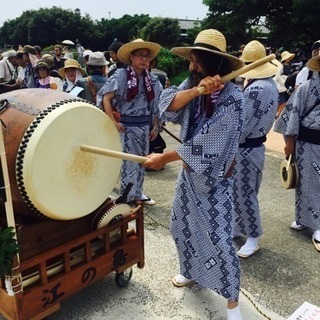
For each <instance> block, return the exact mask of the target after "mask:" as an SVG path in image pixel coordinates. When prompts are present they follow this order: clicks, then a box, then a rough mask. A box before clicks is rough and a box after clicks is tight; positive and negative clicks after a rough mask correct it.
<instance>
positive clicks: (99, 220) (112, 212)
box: [93, 203, 131, 237]
mask: <svg viewBox="0 0 320 320" xmlns="http://www.w3.org/2000/svg"><path fill="white" fill-rule="evenodd" d="M130 214H131V207H130V206H129V205H128V204H126V203H120V204H115V205H114V206H113V207H111V208H110V209H108V210H107V211H105V212H104V213H103V214H101V215H100V217H98V216H97V217H96V219H95V222H94V223H93V227H94V228H95V229H100V228H103V227H105V226H108V225H112V224H114V223H116V222H117V221H119V220H121V219H123V218H125V217H128V216H129V215H130ZM118 233H120V228H117V229H115V230H113V231H111V232H110V236H111V237H114V236H115V235H116V234H118Z"/></svg>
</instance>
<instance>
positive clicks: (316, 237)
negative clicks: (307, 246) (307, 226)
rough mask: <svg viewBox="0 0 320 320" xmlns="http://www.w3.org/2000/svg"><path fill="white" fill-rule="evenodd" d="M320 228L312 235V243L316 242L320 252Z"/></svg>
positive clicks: (315, 244)
mask: <svg viewBox="0 0 320 320" xmlns="http://www.w3.org/2000/svg"><path fill="white" fill-rule="evenodd" d="M319 238H320V230H316V231H315V232H314V233H313V235H312V243H313V244H314V246H315V248H316V250H317V251H319V252H320V240H319Z"/></svg>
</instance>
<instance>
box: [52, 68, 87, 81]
mask: <svg viewBox="0 0 320 320" xmlns="http://www.w3.org/2000/svg"><path fill="white" fill-rule="evenodd" d="M69 68H75V69H78V70H80V72H81V74H82V75H83V76H84V74H85V72H84V70H83V69H82V68H79V67H77V66H72V65H71V66H67V67H66V68H65V67H62V68H60V69H59V70H58V73H59V75H60V76H61V77H62V78H65V77H66V73H65V69H69Z"/></svg>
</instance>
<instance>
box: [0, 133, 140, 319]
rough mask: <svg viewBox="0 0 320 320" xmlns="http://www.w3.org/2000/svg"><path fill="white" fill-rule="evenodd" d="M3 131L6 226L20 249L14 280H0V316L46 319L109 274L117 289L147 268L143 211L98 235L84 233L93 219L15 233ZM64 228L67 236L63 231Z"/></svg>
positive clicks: (37, 225) (46, 224)
mask: <svg viewBox="0 0 320 320" xmlns="http://www.w3.org/2000/svg"><path fill="white" fill-rule="evenodd" d="M0 131H1V132H0V149H1V164H2V171H3V176H4V180H5V181H4V182H5V187H6V204H5V207H6V208H5V209H6V218H7V219H6V220H7V226H12V227H14V230H15V232H16V237H17V241H18V244H19V249H20V252H19V255H17V256H16V259H15V260H14V264H13V270H12V273H13V277H10V278H7V277H6V279H5V277H4V278H1V279H0V280H1V281H0V301H1V303H0V314H2V315H3V316H4V317H5V318H6V319H8V320H40V319H44V318H45V317H47V316H49V315H50V314H52V313H54V312H56V311H58V310H59V309H60V304H61V302H62V301H64V300H65V299H67V298H68V297H70V296H72V295H73V294H75V293H77V292H79V291H80V290H82V289H84V288H86V287H87V286H89V285H90V284H91V283H94V282H96V281H98V280H100V279H102V278H103V277H105V276H106V275H107V274H109V273H111V272H115V273H116V276H115V281H116V284H117V285H118V286H120V287H125V286H127V285H128V283H129V281H130V279H131V275H132V266H133V265H135V264H137V267H138V268H143V267H144V229H143V208H142V207H141V206H138V207H136V208H134V209H133V210H132V211H131V214H130V215H129V216H127V217H125V218H123V219H122V220H119V221H117V222H116V223H114V224H112V225H110V224H109V225H107V226H105V227H102V228H100V229H97V230H94V231H91V230H90V231H89V230H87V229H86V228H87V225H88V221H90V219H91V218H92V217H90V215H88V216H86V217H84V218H82V219H77V220H72V221H69V222H60V221H45V222H37V223H35V224H34V225H30V226H27V227H25V228H16V225H15V220H14V212H13V209H12V200H11V194H10V187H9V182H8V181H9V179H8V169H7V167H6V156H5V148H4V143H3V137H2V130H0ZM129 223H131V224H130V227H131V226H132V225H133V228H129ZM62 225H63V227H64V226H66V230H68V236H67V235H65V233H66V232H65V231H64V230H61V226H62ZM0 226H1V225H0ZM117 229H118V232H117V233H116V235H115V236H111V234H114V233H115V232H114V231H115V230H117ZM50 233H51V235H50ZM55 233H56V234H57V236H54V234H55ZM52 239H54V241H55V242H53V241H52ZM64 240H65V241H64ZM52 242H53V245H52ZM49 243H50V246H49V245H48V244H49ZM55 244H56V245H55ZM31 247H32V250H29V249H30V248H31Z"/></svg>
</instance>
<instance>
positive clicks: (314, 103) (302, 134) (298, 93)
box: [274, 54, 320, 251]
mask: <svg viewBox="0 0 320 320" xmlns="http://www.w3.org/2000/svg"><path fill="white" fill-rule="evenodd" d="M307 68H308V69H309V70H310V71H311V72H312V77H311V79H309V80H307V81H305V82H303V83H302V84H301V85H299V86H298V88H297V89H296V90H295V91H294V93H293V94H292V95H291V96H290V98H289V100H288V102H287V105H286V107H285V108H284V109H283V111H282V113H281V114H280V116H279V118H278V119H277V120H276V122H275V125H274V131H276V132H279V133H281V134H283V136H284V139H285V142H286V145H285V147H284V153H285V155H286V156H287V157H289V156H290V155H293V156H294V158H295V161H296V164H297V167H298V170H299V180H298V183H297V186H296V188H295V220H294V221H293V222H292V224H291V228H292V229H293V230H296V231H301V230H303V229H305V228H308V229H309V230H311V231H312V243H313V244H314V247H315V248H316V250H317V251H320V215H319V212H320V201H319V192H320V179H319V174H320V122H319V121H318V119H319V118H320V98H319V92H320V55H319V54H318V55H315V56H314V57H313V58H311V59H310V60H309V61H308V62H307Z"/></svg>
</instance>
